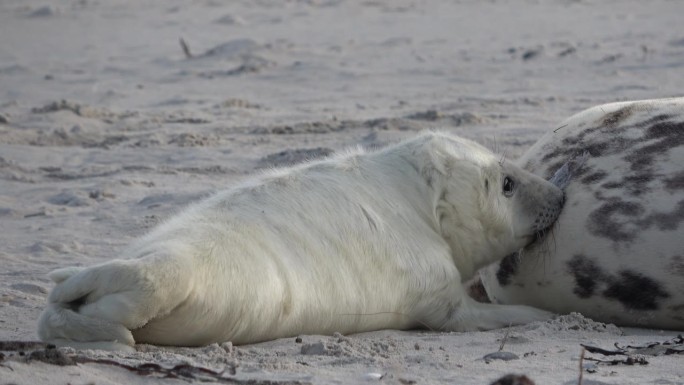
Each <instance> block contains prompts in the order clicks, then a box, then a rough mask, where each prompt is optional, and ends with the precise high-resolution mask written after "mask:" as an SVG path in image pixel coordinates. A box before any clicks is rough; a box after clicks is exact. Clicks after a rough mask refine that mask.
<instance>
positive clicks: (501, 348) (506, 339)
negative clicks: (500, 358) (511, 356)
mask: <svg viewBox="0 0 684 385" xmlns="http://www.w3.org/2000/svg"><path fill="white" fill-rule="evenodd" d="M511 325H512V323H509V324H508V329H506V334H504V336H503V338H502V339H501V345H499V351H503V348H504V346H505V345H506V341H508V334H509V333H510V332H511Z"/></svg>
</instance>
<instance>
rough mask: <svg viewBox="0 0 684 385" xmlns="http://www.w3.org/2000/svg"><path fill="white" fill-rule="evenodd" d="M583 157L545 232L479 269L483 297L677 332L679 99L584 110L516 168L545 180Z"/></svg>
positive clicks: (682, 265)
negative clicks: (549, 230) (548, 232)
mask: <svg viewBox="0 0 684 385" xmlns="http://www.w3.org/2000/svg"><path fill="white" fill-rule="evenodd" d="M583 153H588V155H589V156H588V159H587V160H586V162H585V163H584V165H583V166H582V167H580V168H579V169H578V170H576V171H575V175H574V177H573V179H572V180H571V181H570V183H569V185H568V186H567V188H566V204H565V208H564V209H563V211H562V213H561V215H560V217H559V219H558V221H557V224H556V226H555V230H554V231H553V233H552V234H551V236H549V237H546V238H545V239H544V241H543V242H540V243H536V244H534V245H533V246H531V247H528V248H526V249H524V250H523V251H522V252H521V253H516V254H513V255H510V256H508V257H506V258H504V259H503V260H502V261H501V262H500V263H496V264H494V265H492V266H490V267H489V268H487V269H485V270H484V271H482V272H481V277H482V281H483V284H484V286H485V288H486V290H487V293H488V295H489V297H490V299H491V300H492V302H495V303H505V304H512V303H516V304H527V305H533V306H537V307H540V308H543V309H547V310H551V311H554V312H557V313H568V312H572V311H574V312H580V313H582V314H584V315H585V316H588V317H590V318H593V319H595V320H598V321H602V322H612V323H615V324H617V325H622V326H642V327H650V328H663V329H675V330H684V98H672V99H659V100H645V101H636V102H625V103H613V104H606V105H602V106H598V107H594V108H591V109H589V110H586V111H584V112H581V113H579V114H577V115H574V116H572V117H570V118H569V119H567V120H565V121H564V122H562V123H560V124H559V125H558V126H557V127H556V128H554V130H553V131H550V132H548V133H547V134H546V135H545V136H543V137H542V138H541V139H540V140H539V141H538V142H537V143H536V144H535V145H534V146H533V147H532V148H531V149H530V150H529V151H527V153H526V154H524V155H523V157H522V158H521V159H520V160H519V161H518V164H519V165H521V166H522V167H523V168H525V169H526V170H528V171H531V172H532V173H535V174H537V175H540V176H543V177H545V178H549V177H551V176H552V175H553V172H554V171H556V170H557V169H558V167H559V166H560V165H562V164H563V163H565V162H566V161H567V160H568V159H570V158H572V157H576V156H580V155H582V154H583Z"/></svg>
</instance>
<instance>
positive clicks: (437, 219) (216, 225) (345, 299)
mask: <svg viewBox="0 0 684 385" xmlns="http://www.w3.org/2000/svg"><path fill="white" fill-rule="evenodd" d="M506 175H508V176H510V177H513V178H515V179H516V182H517V183H516V185H517V186H518V187H517V189H516V191H515V194H514V195H513V196H512V197H506V196H504V195H503V194H502V181H503V177H504V176H506ZM561 204H562V193H561V192H560V190H558V189H557V188H555V187H554V186H552V185H551V184H550V183H548V182H546V181H544V180H542V179H540V178H538V177H536V176H533V175H532V174H529V173H526V172H524V171H522V170H521V169H519V168H518V167H517V166H514V165H512V164H509V163H500V161H499V159H498V158H497V157H496V156H495V155H493V154H492V153H490V152H489V151H488V150H486V149H485V148H483V147H481V146H480V145H478V144H476V143H473V142H470V141H467V140H464V139H460V138H457V137H453V136H448V135H446V134H439V133H425V134H423V135H421V136H419V137H417V138H415V139H412V140H408V141H405V142H403V143H400V144H398V145H396V146H392V147H389V148H386V149H383V150H381V151H378V152H373V153H364V152H363V151H361V150H357V151H355V152H350V153H346V154H343V155H339V156H336V157H333V158H330V159H326V160H323V161H319V162H312V163H308V164H304V165H300V166H296V167H292V168H286V169H279V170H274V171H272V172H270V173H268V174H266V175H262V176H260V177H257V178H255V179H253V180H251V181H250V182H248V183H246V184H243V185H241V186H238V187H235V188H232V189H229V190H225V191H222V192H219V193H218V194H216V195H214V196H213V197H211V198H209V199H206V200H204V201H202V202H199V203H198V204H195V205H194V206H191V207H190V208H188V209H187V210H185V211H184V212H183V213H181V214H180V215H178V216H176V217H174V218H172V219H171V220H170V221H168V222H167V223H165V224H163V225H162V226H160V227H159V228H157V229H156V230H154V231H153V232H151V233H150V234H149V235H147V236H146V237H144V238H142V239H140V240H139V241H138V242H137V243H135V244H134V245H132V246H131V247H129V248H128V249H127V250H126V251H125V252H124V253H122V255H121V257H122V259H116V260H112V261H110V262H106V263H103V264H100V265H97V266H93V267H90V268H86V269H77V268H76V269H75V268H66V269H61V270H57V271H55V272H53V273H51V275H50V276H51V277H52V279H53V280H54V281H55V282H56V283H57V285H56V287H55V288H54V289H53V290H52V292H51V294H50V296H49V305H48V307H47V308H46V309H45V311H44V312H43V314H42V316H41V318H40V322H39V335H40V337H41V338H42V339H43V340H45V341H51V342H55V343H58V344H61V345H70V344H71V345H76V346H77V347H88V346H90V347H93V348H103V347H105V348H107V347H108V348H112V349H116V348H122V347H126V346H130V345H133V344H134V343H135V342H136V341H137V342H147V343H154V344H162V345H189V346H192V345H203V344H208V343H212V342H221V341H232V342H233V343H236V344H242V343H252V342H257V341H263V340H269V339H275V338H280V337H286V336H294V335H298V334H304V333H318V334H330V333H333V332H341V333H354V332H362V331H370V330H377V329H385V328H392V329H407V328H413V327H425V326H427V327H429V328H433V329H438V330H451V331H465V330H477V329H492V328H498V327H503V326H507V325H509V324H520V323H526V322H530V321H534V320H542V319H546V318H548V317H549V315H550V313H547V312H543V311H541V310H537V309H533V308H530V307H525V306H504V305H493V304H482V303H477V302H475V301H473V300H472V299H471V298H470V297H468V296H467V295H466V293H465V290H464V288H463V286H462V282H464V281H465V280H467V279H469V278H471V277H472V276H473V274H474V272H475V271H476V270H477V269H478V268H480V267H482V266H485V265H487V264H489V263H491V262H494V261H497V260H499V259H501V258H503V257H504V256H505V255H507V254H509V253H511V252H513V251H515V250H517V249H520V248H521V247H522V246H524V245H525V244H527V243H528V242H529V241H530V239H531V236H532V235H533V234H534V233H535V231H536V230H539V229H538V228H537V227H536V226H537V225H535V219H536V218H537V217H538V214H539V212H540V210H541V209H542V208H544V207H547V208H548V207H554V208H555V209H559V207H560V205H561ZM553 219H555V218H553ZM553 219H552V220H553ZM107 341H110V342H109V343H110V345H107ZM89 344H90V345H89Z"/></svg>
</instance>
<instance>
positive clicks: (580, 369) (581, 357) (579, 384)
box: [577, 347, 587, 385]
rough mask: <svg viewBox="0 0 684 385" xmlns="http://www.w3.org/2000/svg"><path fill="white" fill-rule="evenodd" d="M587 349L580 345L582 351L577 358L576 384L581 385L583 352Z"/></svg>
mask: <svg viewBox="0 0 684 385" xmlns="http://www.w3.org/2000/svg"><path fill="white" fill-rule="evenodd" d="M586 351H587V349H585V348H584V347H582V353H580V359H579V378H578V379H577V385H582V376H583V368H582V367H583V366H584V352H586Z"/></svg>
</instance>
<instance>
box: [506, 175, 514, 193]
mask: <svg viewBox="0 0 684 385" xmlns="http://www.w3.org/2000/svg"><path fill="white" fill-rule="evenodd" d="M514 190H515V182H514V181H513V179H511V177H508V176H507V177H504V180H503V193H504V195H505V196H507V197H510V196H512V195H513V191H514Z"/></svg>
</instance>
